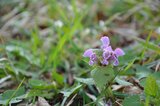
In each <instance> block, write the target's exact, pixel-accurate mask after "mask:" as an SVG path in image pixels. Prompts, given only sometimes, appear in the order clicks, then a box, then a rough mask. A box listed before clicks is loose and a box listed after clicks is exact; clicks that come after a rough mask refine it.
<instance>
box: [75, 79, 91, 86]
mask: <svg viewBox="0 0 160 106" xmlns="http://www.w3.org/2000/svg"><path fill="white" fill-rule="evenodd" d="M75 80H77V81H78V82H81V83H84V84H87V85H94V81H93V78H77V77H75Z"/></svg>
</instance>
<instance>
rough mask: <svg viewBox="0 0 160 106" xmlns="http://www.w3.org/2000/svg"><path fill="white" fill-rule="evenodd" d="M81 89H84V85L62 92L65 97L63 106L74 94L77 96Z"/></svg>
mask: <svg viewBox="0 0 160 106" xmlns="http://www.w3.org/2000/svg"><path fill="white" fill-rule="evenodd" d="M81 87H83V85H77V86H76V87H75V86H73V87H72V88H70V89H67V90H64V91H61V93H62V94H63V95H64V97H65V98H64V99H63V102H62V104H61V106H64V104H65V102H66V100H67V98H68V97H70V96H71V95H72V94H75V93H76V92H78V91H79V89H80V88H81Z"/></svg>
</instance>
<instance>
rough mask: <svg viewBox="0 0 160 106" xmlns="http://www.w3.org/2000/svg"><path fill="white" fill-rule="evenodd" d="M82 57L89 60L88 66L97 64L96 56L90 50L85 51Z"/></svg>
mask: <svg viewBox="0 0 160 106" xmlns="http://www.w3.org/2000/svg"><path fill="white" fill-rule="evenodd" d="M83 56H84V57H89V58H90V61H89V65H93V64H95V63H97V56H96V54H95V53H94V52H93V50H92V49H88V50H86V51H85V52H84V54H83Z"/></svg>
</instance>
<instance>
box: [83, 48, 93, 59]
mask: <svg viewBox="0 0 160 106" xmlns="http://www.w3.org/2000/svg"><path fill="white" fill-rule="evenodd" d="M92 54H93V50H92V49H88V50H86V51H85V52H84V54H83V56H84V57H90V56H91V55H92Z"/></svg>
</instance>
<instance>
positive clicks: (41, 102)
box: [36, 97, 50, 106]
mask: <svg viewBox="0 0 160 106" xmlns="http://www.w3.org/2000/svg"><path fill="white" fill-rule="evenodd" d="M36 106H50V105H49V103H48V102H47V101H46V100H45V99H44V98H42V97H38V101H37V105H36Z"/></svg>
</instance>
